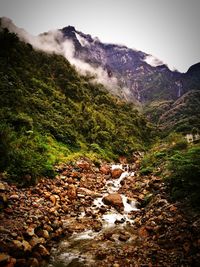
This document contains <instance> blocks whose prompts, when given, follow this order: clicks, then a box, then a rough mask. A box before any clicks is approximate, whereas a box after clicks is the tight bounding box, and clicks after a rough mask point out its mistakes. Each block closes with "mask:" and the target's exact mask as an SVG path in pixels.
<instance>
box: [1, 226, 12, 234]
mask: <svg viewBox="0 0 200 267" xmlns="http://www.w3.org/2000/svg"><path fill="white" fill-rule="evenodd" d="M1 233H3V234H10V231H9V230H8V229H6V228H5V227H4V226H0V234H1Z"/></svg>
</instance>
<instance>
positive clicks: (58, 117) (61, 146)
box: [0, 29, 152, 183]
mask: <svg viewBox="0 0 200 267" xmlns="http://www.w3.org/2000/svg"><path fill="white" fill-rule="evenodd" d="M0 94H1V97H0V121H1V124H0V171H1V172H3V173H4V175H6V176H8V177H10V178H14V179H17V180H18V182H19V181H21V182H23V183H29V182H33V181H35V179H36V177H38V176H41V175H47V176H53V175H54V172H53V166H54V165H55V164H57V163H58V162H59V161H64V160H70V159H71V158H73V157H76V156H77V157H78V156H80V155H86V156H89V157H92V158H93V159H97V158H104V159H107V160H111V159H116V158H117V157H118V156H119V155H131V153H132V152H134V151H136V150H143V149H144V148H145V147H146V145H147V144H148V143H149V140H150V137H151V132H152V130H151V128H150V127H149V125H148V124H147V121H146V120H145V118H144V117H142V116H141V115H140V114H139V113H138V111H137V110H136V109H135V108H134V106H133V105H132V104H127V103H125V102H123V101H122V100H120V99H117V98H115V97H114V96H111V95H110V94H109V93H108V92H107V91H106V90H105V89H104V87H103V86H102V85H100V84H95V83H94V82H93V80H92V78H91V77H89V76H88V77H83V76H80V75H79V74H78V73H77V72H76V71H75V69H74V68H73V66H71V65H70V64H69V62H68V61H67V60H66V59H65V58H63V57H62V56H59V55H54V54H46V53H43V52H39V51H35V50H34V49H33V48H32V46H31V45H29V44H25V43H23V42H21V41H19V39H18V37H17V36H16V35H15V34H12V33H9V32H8V31H7V30H6V29H5V30H2V31H1V32H0Z"/></svg>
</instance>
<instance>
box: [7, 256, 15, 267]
mask: <svg viewBox="0 0 200 267" xmlns="http://www.w3.org/2000/svg"><path fill="white" fill-rule="evenodd" d="M16 262H17V260H16V259H15V258H10V260H9V263H8V264H7V265H6V267H14V266H16Z"/></svg>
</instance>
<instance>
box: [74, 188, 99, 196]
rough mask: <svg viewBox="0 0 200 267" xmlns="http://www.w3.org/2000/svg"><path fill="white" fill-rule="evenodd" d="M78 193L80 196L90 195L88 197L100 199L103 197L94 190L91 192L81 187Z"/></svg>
mask: <svg viewBox="0 0 200 267" xmlns="http://www.w3.org/2000/svg"><path fill="white" fill-rule="evenodd" d="M77 193H78V194H80V195H84V196H85V195H88V196H92V197H98V196H101V194H99V193H96V192H94V191H92V190H89V189H87V188H84V187H79V188H78V189H77Z"/></svg>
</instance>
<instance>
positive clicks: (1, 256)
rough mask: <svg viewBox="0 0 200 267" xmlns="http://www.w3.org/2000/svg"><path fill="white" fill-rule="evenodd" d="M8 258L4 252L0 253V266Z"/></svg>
mask: <svg viewBox="0 0 200 267" xmlns="http://www.w3.org/2000/svg"><path fill="white" fill-rule="evenodd" d="M9 259H10V256H9V255H8V254H6V253H0V266H1V265H3V264H6V263H7V262H8V261H9Z"/></svg>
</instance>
